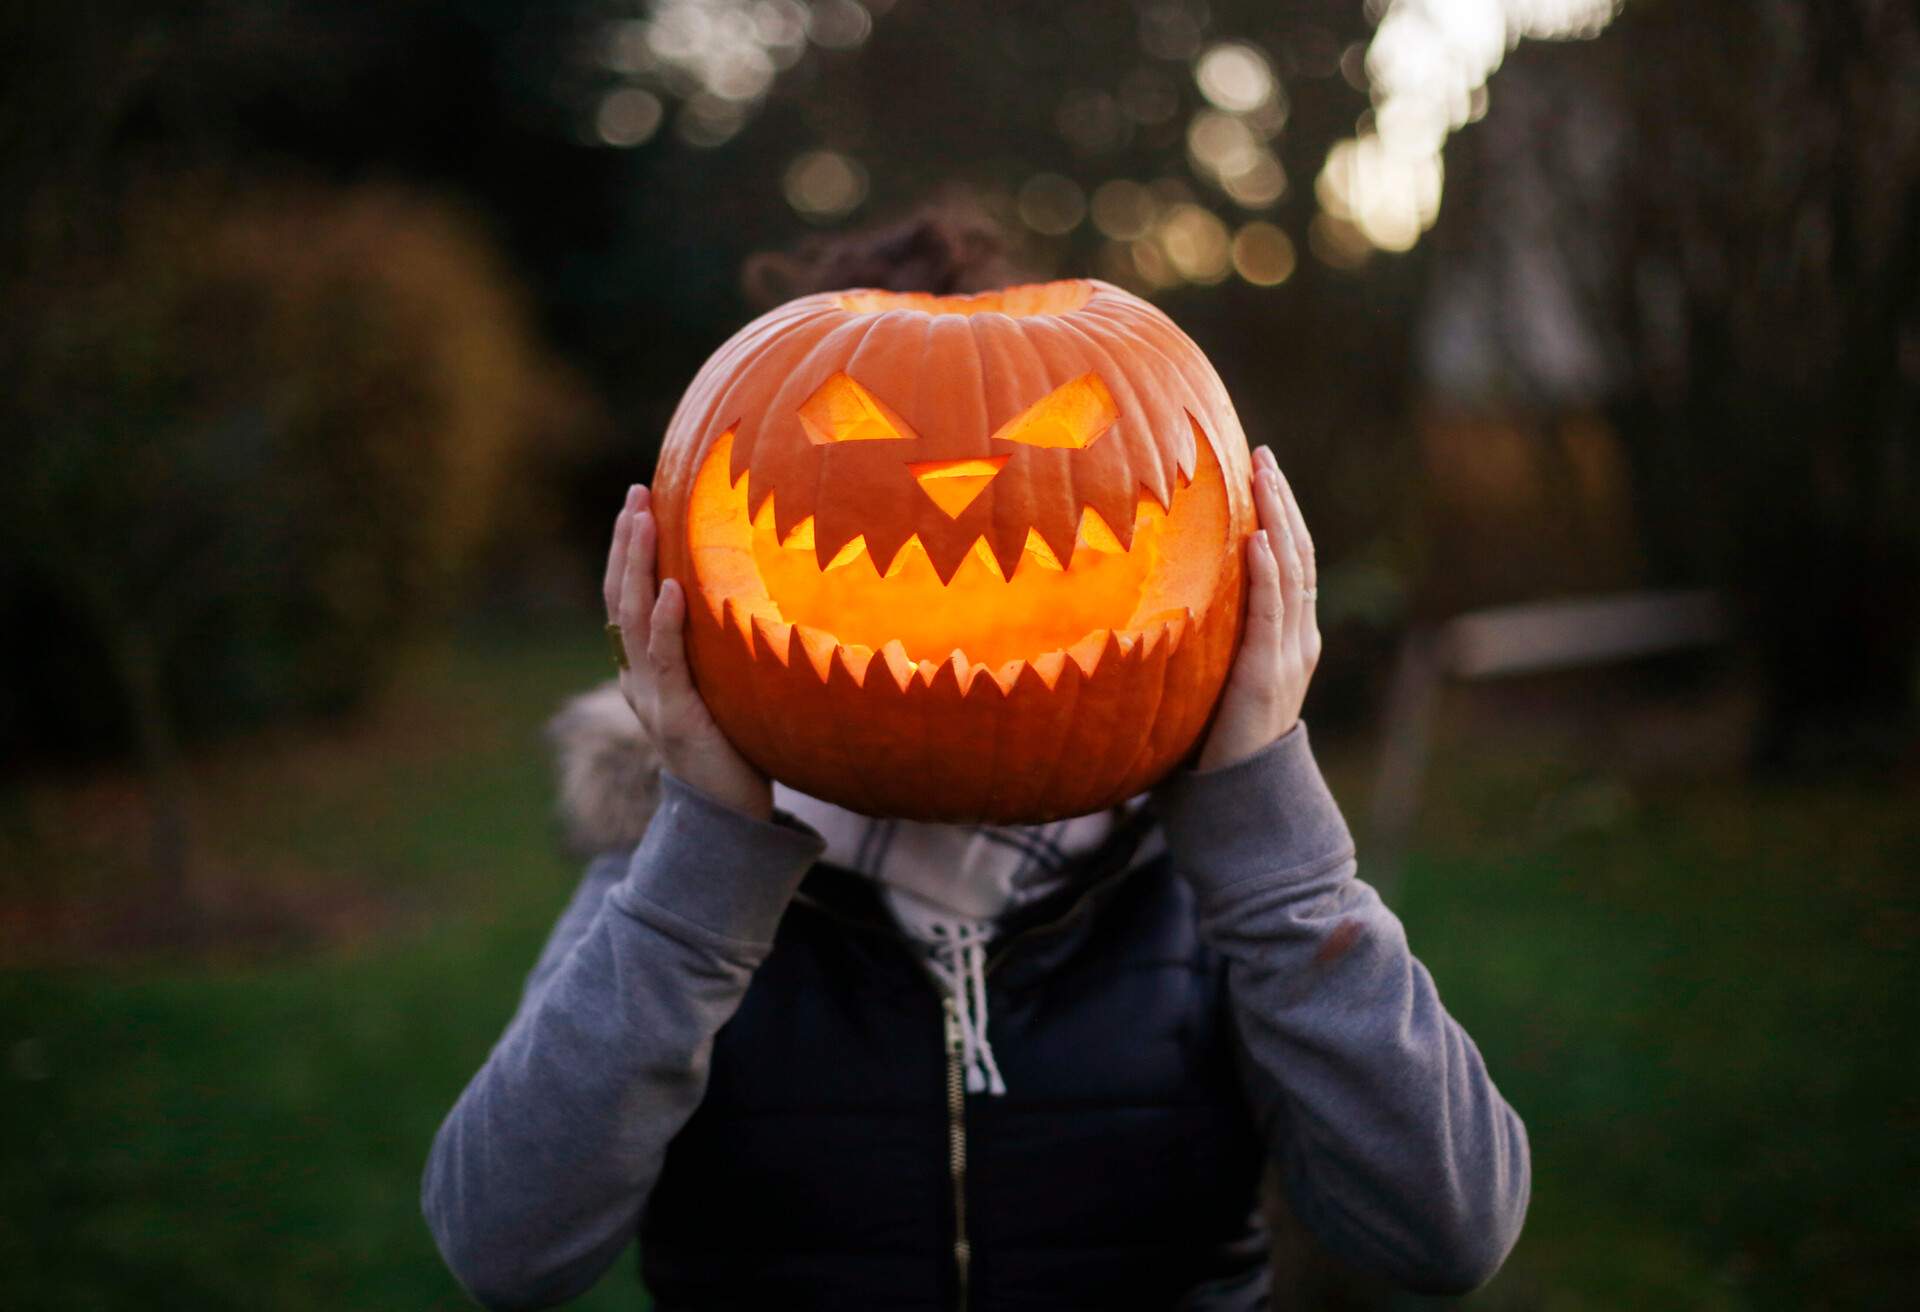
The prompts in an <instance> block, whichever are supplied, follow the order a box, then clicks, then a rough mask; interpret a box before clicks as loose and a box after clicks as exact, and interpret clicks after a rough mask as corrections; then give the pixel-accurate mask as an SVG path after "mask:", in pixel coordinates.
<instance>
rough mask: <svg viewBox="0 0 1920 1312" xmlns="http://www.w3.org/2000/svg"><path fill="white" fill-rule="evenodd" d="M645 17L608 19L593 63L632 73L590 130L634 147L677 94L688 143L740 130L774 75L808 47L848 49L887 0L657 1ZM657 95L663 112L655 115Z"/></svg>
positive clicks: (717, 140)
mask: <svg viewBox="0 0 1920 1312" xmlns="http://www.w3.org/2000/svg"><path fill="white" fill-rule="evenodd" d="M644 8H645V17H640V18H635V17H624V18H615V19H610V20H608V21H607V22H605V23H604V24H602V25H601V26H600V28H599V30H598V37H597V41H596V44H595V47H594V49H595V54H594V57H593V58H594V62H595V63H597V65H598V66H599V67H600V68H601V69H604V70H605V71H606V72H609V73H612V74H614V75H616V76H617V77H619V78H621V79H624V80H625V85H624V86H619V87H615V88H614V89H612V90H610V91H608V92H607V93H606V94H605V95H604V96H602V97H600V99H599V100H598V101H597V102H596V103H595V104H594V108H593V114H592V137H593V139H595V140H597V141H600V142H602V143H604V144H606V145H609V146H636V145H639V144H641V143H642V142H644V141H647V140H649V139H651V138H652V137H653V135H654V134H655V132H656V131H657V130H658V128H659V123H660V120H661V119H664V118H665V116H666V106H667V104H668V103H669V102H680V103H681V109H680V112H679V113H678V114H677V115H676V116H675V118H674V133H675V135H676V136H678V137H679V138H680V139H681V140H682V141H684V142H686V143H687V144H688V145H691V146H699V147H713V146H718V145H721V144H724V143H725V142H727V141H730V140H732V139H733V137H735V136H736V135H737V134H738V133H739V132H740V130H741V129H742V128H744V127H745V126H746V124H747V122H748V121H749V120H750V119H751V118H752V117H753V115H754V113H755V112H756V111H757V110H758V109H759V107H760V106H761V105H762V104H764V103H765V101H766V99H767V97H768V95H769V94H770V93H771V92H772V90H773V85H774V82H775V80H776V79H777V78H778V77H779V75H780V73H781V71H782V70H784V69H789V68H792V67H794V66H795V65H796V64H798V63H799V62H800V60H801V59H802V58H803V57H804V56H805V54H806V52H807V49H808V47H809V45H810V44H811V45H813V46H817V47H819V48H820V49H822V50H830V51H847V50H853V49H856V48H857V47H859V46H861V45H863V44H864V43H865V42H866V40H867V38H868V37H869V36H870V35H872V32H873V15H874V12H875V10H876V9H884V8H885V6H884V5H882V4H875V5H865V4H861V3H860V0H812V3H806V2H805V0H650V3H648V4H646V5H645V6H644ZM629 93H634V94H639V95H645V96H649V97H651V98H652V101H653V103H654V104H655V105H657V106H659V108H660V114H659V118H657V119H655V120H654V121H653V123H652V125H651V126H646V124H647V120H648V118H649V117H650V115H649V112H648V111H647V109H646V108H645V105H646V102H644V101H641V100H638V99H634V98H633V95H632V94H629Z"/></svg>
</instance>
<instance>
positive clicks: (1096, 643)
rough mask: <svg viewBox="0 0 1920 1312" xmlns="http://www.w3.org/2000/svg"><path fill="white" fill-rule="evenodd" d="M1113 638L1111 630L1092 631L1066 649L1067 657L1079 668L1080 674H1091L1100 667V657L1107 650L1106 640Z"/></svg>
mask: <svg viewBox="0 0 1920 1312" xmlns="http://www.w3.org/2000/svg"><path fill="white" fill-rule="evenodd" d="M1111 637H1113V630H1112V629H1093V630H1091V631H1089V632H1088V634H1087V635H1086V636H1085V637H1084V638H1082V639H1080V641H1078V642H1076V643H1074V644H1072V645H1071V646H1069V647H1068V648H1067V655H1069V656H1071V657H1072V658H1073V663H1074V664H1075V665H1078V666H1079V667H1080V673H1082V674H1092V673H1093V672H1094V670H1096V669H1098V668H1099V666H1100V657H1101V655H1102V654H1103V653H1105V651H1106V650H1107V640H1108V639H1109V638H1111Z"/></svg>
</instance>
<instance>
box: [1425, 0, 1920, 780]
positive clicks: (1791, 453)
mask: <svg viewBox="0 0 1920 1312" xmlns="http://www.w3.org/2000/svg"><path fill="white" fill-rule="evenodd" d="M1502 88H1503V91H1502V94H1501V95H1496V96H1495V97H1494V102H1493V106H1492V110H1491V112H1490V113H1489V115H1488V119H1487V122H1486V123H1485V124H1484V125H1483V127H1482V129H1481V130H1479V131H1476V132H1472V133H1468V134H1465V135H1464V136H1463V137H1462V138H1461V141H1460V146H1461V149H1459V150H1458V151H1456V152H1454V153H1453V154H1451V155H1450V157H1449V159H1450V172H1451V174H1452V176H1453V178H1454V180H1455V183H1456V186H1455V189H1454V193H1453V194H1454V197H1455V200H1456V201H1463V202H1464V203H1460V204H1454V202H1450V205H1451V206H1452V208H1451V209H1450V211H1449V213H1448V214H1446V215H1445V216H1444V217H1443V221H1442V227H1443V229H1445V231H1444V232H1443V234H1442V238H1443V240H1442V246H1443V247H1444V248H1445V251H1446V253H1445V254H1444V255H1443V256H1442V260H1443V263H1445V264H1446V265H1448V266H1449V267H1454V266H1462V265H1463V266H1467V267H1471V268H1475V269H1477V271H1478V274H1479V276H1481V277H1482V278H1483V279H1486V280H1488V281H1490V282H1498V281H1500V280H1502V279H1504V280H1507V281H1508V282H1510V283H1511V282H1516V281H1517V282H1519V283H1521V284H1524V286H1523V288H1522V290H1523V291H1524V292H1525V293H1526V294H1529V295H1533V296H1535V297H1536V298H1538V297H1539V296H1540V295H1542V294H1543V290H1542V286H1543V284H1544V292H1545V293H1551V294H1554V295H1560V294H1565V295H1568V296H1570V297H1571V298H1572V300H1573V306H1572V310H1571V314H1572V316H1573V318H1574V319H1575V320H1577V322H1578V324H1579V327H1580V329H1581V331H1582V332H1584V333H1585V334H1586V335H1587V336H1588V337H1589V338H1590V340H1591V342H1592V343H1593V344H1594V346H1595V347H1596V348H1597V349H1598V350H1600V351H1601V352H1602V353H1603V354H1604V356H1605V359H1606V361H1607V367H1606V372H1607V374H1608V375H1609V376H1608V379H1607V383H1606V387H1607V390H1608V392H1609V395H1610V396H1611V401H1610V404H1609V409H1610V412H1611V417H1612V419H1613V422H1614V424H1615V426H1616V427H1617V429H1618V431H1619V432H1620V434H1621V436H1622V438H1623V439H1624V440H1625V441H1626V442H1627V443H1628V447H1629V450H1630V453H1631V460H1632V468H1633V480H1634V486H1635V493H1636V499H1637V501H1638V505H1639V513H1640V520H1641V524H1642V536H1643V540H1644V542H1645V544H1646V547H1647V549H1648V551H1649V554H1650V556H1651V564H1652V566H1653V568H1654V570H1655V572H1656V574H1658V575H1659V576H1660V577H1661V578H1663V579H1665V580H1667V581H1675V582H1688V583H1698V582H1717V583H1724V584H1726V585H1727V586H1729V587H1730V588H1731V590H1732V591H1733V592H1734V593H1735V595H1736V596H1737V598H1738V600H1739V601H1740V603H1741V604H1742V606H1743V609H1744V611H1745V614H1746V617H1747V620H1748V630H1749V637H1750V639H1751V641H1752V643H1753V646H1754V648H1755V650H1756V651H1757V652H1758V653H1759V654H1760V656H1761V659H1762V663H1763V668H1764V670H1765V672H1766V675H1767V678H1768V686H1769V691H1770V706H1769V715H1768V720H1767V729H1766V731H1765V733H1764V734H1763V738H1762V740H1761V742H1760V743H1759V744H1758V748H1759V753H1760V757H1761V761H1762V763H1763V764H1769V765H1788V764H1795V763H1812V762H1817V761H1821V760H1829V759H1836V758H1853V759H1860V758H1862V757H1864V758H1866V759H1884V757H1885V756H1886V755H1887V754H1888V753H1898V752H1901V751H1904V750H1906V749H1908V747H1909V746H1910V744H1911V742H1912V741H1913V733H1914V730H1915V728H1916V714H1917V712H1920V705H1917V702H1916V698H1917V696H1920V607H1916V606H1915V605H1914V603H1913V598H1915V597H1916V596H1920V463H1917V461H1920V452H1916V449H1915V445H1914V443H1915V434H1916V431H1920V17H1916V12H1915V10H1914V9H1913V8H1912V6H1910V5H1904V4H1896V3H1885V2H1883V0H1769V3H1765V4H1751V3H1744V2H1742V0H1694V2H1693V3H1689V4H1660V3H1652V2H1651V0H1649V2H1646V3H1640V4H1631V5H1629V6H1628V7H1627V9H1626V11H1625V13H1624V15H1623V16H1622V17H1621V19H1620V20H1619V21H1618V22H1616V23H1615V24H1614V26H1613V28H1612V29H1611V30H1610V31H1609V32H1608V33H1607V34H1606V35H1605V36H1604V37H1602V38H1601V39H1600V40H1599V41H1598V42H1596V43H1594V44H1593V45H1591V46H1587V47H1579V48H1554V47H1546V46H1540V47H1528V48H1526V49H1524V50H1522V51H1520V52H1518V54H1517V55H1516V57H1515V58H1514V59H1512V60H1511V61H1510V67H1509V68H1508V69H1507V70H1505V71H1504V72H1503V74H1502ZM1543 260H1544V263H1543V262H1542V261H1543ZM1543 270H1544V272H1543ZM1500 346H1501V349H1502V351H1503V352H1504V355H1505V357H1506V359H1507V361H1508V363H1509V365H1510V366H1512V370H1511V372H1510V374H1509V377H1510V378H1511V379H1514V380H1518V382H1519V386H1520V387H1521V389H1522V392H1521V394H1522V395H1526V394H1527V390H1526V389H1527V386H1528V384H1527V382H1526V381H1525V380H1526V379H1527V378H1528V377H1529V376H1531V377H1532V378H1533V379H1534V380H1536V381H1537V380H1538V379H1539V378H1540V370H1538V369H1537V368H1532V369H1530V368H1529V367H1528V363H1529V362H1528V359H1527V356H1528V351H1529V349H1530V342H1529V341H1528V340H1526V335H1525V334H1522V337H1521V340H1508V341H1505V342H1502V343H1501V344H1500Z"/></svg>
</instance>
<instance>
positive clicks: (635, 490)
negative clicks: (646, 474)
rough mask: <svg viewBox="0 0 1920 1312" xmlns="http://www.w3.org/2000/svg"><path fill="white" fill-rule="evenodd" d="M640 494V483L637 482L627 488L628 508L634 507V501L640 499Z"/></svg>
mask: <svg viewBox="0 0 1920 1312" xmlns="http://www.w3.org/2000/svg"><path fill="white" fill-rule="evenodd" d="M639 496H640V485H639V484H638V483H635V484H634V485H633V486H632V487H630V488H628V489H627V509H629V510H631V509H633V506H634V503H635V502H636V501H637V500H638V499H639Z"/></svg>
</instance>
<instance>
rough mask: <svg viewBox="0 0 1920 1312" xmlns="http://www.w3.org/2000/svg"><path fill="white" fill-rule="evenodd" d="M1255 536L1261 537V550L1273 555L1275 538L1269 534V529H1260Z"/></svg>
mask: <svg viewBox="0 0 1920 1312" xmlns="http://www.w3.org/2000/svg"><path fill="white" fill-rule="evenodd" d="M1253 536H1254V537H1255V538H1257V539H1259V542H1260V550H1262V551H1264V552H1267V553H1268V554H1269V555H1271V554H1272V552H1273V539H1272V538H1270V537H1268V536H1267V531H1266V530H1265V529H1259V530H1257V531H1256V532H1255V533H1254V535H1253Z"/></svg>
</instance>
